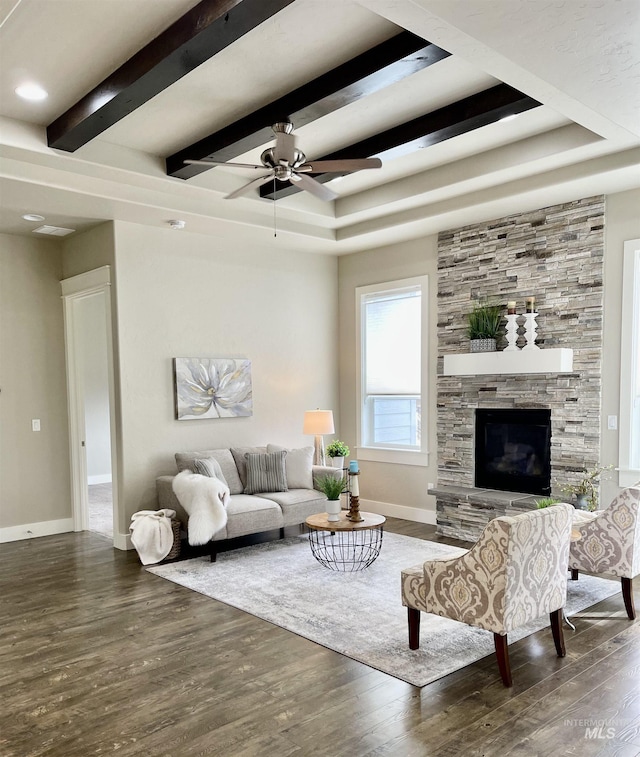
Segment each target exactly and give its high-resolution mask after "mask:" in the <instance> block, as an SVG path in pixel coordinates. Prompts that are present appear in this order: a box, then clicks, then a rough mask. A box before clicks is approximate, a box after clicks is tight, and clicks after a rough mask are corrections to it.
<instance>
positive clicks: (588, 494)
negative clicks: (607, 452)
mask: <svg viewBox="0 0 640 757" xmlns="http://www.w3.org/2000/svg"><path fill="white" fill-rule="evenodd" d="M613 468H614V466H613V465H598V466H596V467H595V468H592V469H591V470H587V469H585V470H584V476H583V477H582V478H581V479H580V481H578V483H576V484H562V485H561V486H560V490H561V491H563V492H564V493H565V494H573V495H575V498H576V501H575V504H574V507H575V508H576V510H591V511H593V510H596V509H597V507H598V491H597V489H596V486H597V485H598V483H599V482H600V477H601V476H602V474H603V473H605V472H607V471H610V470H613Z"/></svg>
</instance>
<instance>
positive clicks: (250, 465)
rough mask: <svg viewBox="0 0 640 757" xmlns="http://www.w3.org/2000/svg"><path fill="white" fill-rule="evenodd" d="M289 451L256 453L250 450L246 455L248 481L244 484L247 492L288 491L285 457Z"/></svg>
mask: <svg viewBox="0 0 640 757" xmlns="http://www.w3.org/2000/svg"><path fill="white" fill-rule="evenodd" d="M286 456H287V453H286V452H285V451H284V450H282V451H281V452H265V453H264V454H256V453H251V452H248V453H247V455H246V457H245V466H246V472H247V482H246V484H245V486H244V493H245V494H259V493H260V492H286V491H288V489H287V476H286V473H285V468H284V459H285V457H286Z"/></svg>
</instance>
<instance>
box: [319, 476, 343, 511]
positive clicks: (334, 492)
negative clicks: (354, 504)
mask: <svg viewBox="0 0 640 757" xmlns="http://www.w3.org/2000/svg"><path fill="white" fill-rule="evenodd" d="M316 489H318V491H321V492H322V493H323V494H324V495H325V496H326V498H327V520H328V521H337V520H340V510H341V509H342V506H341V504H340V495H341V494H342V491H343V489H344V478H343V477H342V476H341V475H337V471H336V475H335V476H332V475H331V474H326V475H324V476H319V477H318V478H317V479H316Z"/></svg>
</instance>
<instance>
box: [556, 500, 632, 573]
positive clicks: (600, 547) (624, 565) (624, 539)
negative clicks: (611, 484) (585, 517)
mask: <svg viewBox="0 0 640 757" xmlns="http://www.w3.org/2000/svg"><path fill="white" fill-rule="evenodd" d="M573 528H574V536H573V540H572V542H571V554H570V557H569V567H570V568H571V569H572V570H584V571H586V572H587V573H609V574H610V575H612V576H618V577H620V578H634V577H635V576H637V575H638V574H639V573H640V488H638V487H629V488H628V489H623V490H622V492H620V494H619V495H618V496H617V497H616V498H615V499H614V500H613V502H612V503H611V504H610V505H609V507H608V508H607V509H606V510H603V511H602V512H601V513H598V514H597V515H595V516H593V517H592V518H591V519H590V520H589V521H587V522H586V523H574V526H573Z"/></svg>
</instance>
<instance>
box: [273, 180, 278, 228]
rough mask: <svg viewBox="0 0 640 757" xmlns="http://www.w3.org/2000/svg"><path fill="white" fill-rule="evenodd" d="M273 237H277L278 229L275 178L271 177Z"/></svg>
mask: <svg viewBox="0 0 640 757" xmlns="http://www.w3.org/2000/svg"><path fill="white" fill-rule="evenodd" d="M273 236H274V237H277V236H278V229H277V227H276V177H275V174H274V176H273Z"/></svg>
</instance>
